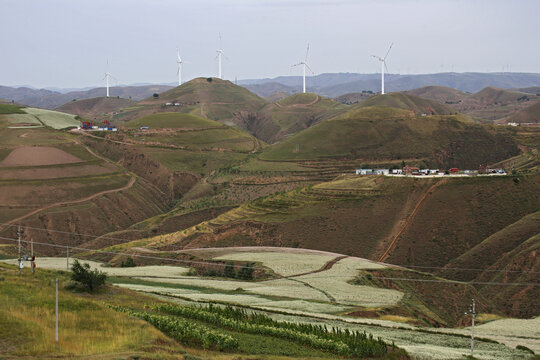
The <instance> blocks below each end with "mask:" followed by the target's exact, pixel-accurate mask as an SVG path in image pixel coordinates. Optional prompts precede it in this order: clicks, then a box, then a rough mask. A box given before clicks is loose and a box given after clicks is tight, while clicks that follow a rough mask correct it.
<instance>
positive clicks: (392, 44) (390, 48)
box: [383, 43, 394, 60]
mask: <svg viewBox="0 0 540 360" xmlns="http://www.w3.org/2000/svg"><path fill="white" fill-rule="evenodd" d="M392 46H394V43H391V44H390V47H389V48H388V51H387V52H386V55H384V57H383V59H384V60H386V57H387V56H388V54H389V53H390V50H392Z"/></svg>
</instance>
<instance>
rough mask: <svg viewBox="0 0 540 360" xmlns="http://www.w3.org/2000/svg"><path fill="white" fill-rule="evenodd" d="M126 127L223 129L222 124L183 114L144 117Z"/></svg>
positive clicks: (130, 122) (126, 124) (128, 123)
mask: <svg viewBox="0 0 540 360" xmlns="http://www.w3.org/2000/svg"><path fill="white" fill-rule="evenodd" d="M125 126H126V127H128V128H131V129H136V128H139V127H141V126H148V127H150V128H152V129H161V128H181V129H202V128H209V127H223V125H222V124H220V123H218V122H216V121H212V120H209V119H205V118H202V117H199V116H194V115H189V114H181V113H158V114H153V115H148V116H144V117H142V118H140V119H136V120H132V121H129V122H127V123H125Z"/></svg>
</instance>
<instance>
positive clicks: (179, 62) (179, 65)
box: [176, 48, 182, 86]
mask: <svg viewBox="0 0 540 360" xmlns="http://www.w3.org/2000/svg"><path fill="white" fill-rule="evenodd" d="M176 57H177V58H178V60H177V61H176V63H177V64H178V71H177V72H176V73H177V75H178V86H180V85H182V58H181V57H180V50H178V48H177V49H176Z"/></svg>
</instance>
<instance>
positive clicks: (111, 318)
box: [0, 265, 391, 360]
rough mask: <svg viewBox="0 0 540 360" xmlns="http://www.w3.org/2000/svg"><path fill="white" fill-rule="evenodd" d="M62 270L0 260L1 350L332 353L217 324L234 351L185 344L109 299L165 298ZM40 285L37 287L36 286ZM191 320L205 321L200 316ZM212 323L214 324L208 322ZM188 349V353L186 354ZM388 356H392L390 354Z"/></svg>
mask: <svg viewBox="0 0 540 360" xmlns="http://www.w3.org/2000/svg"><path fill="white" fill-rule="evenodd" d="M55 277H58V278H59V279H60V287H59V313H60V317H59V343H58V344H55V343H54V324H55V322H54V301H55V298H54V286H55V285H54V278H55ZM67 281H68V278H67V276H66V275H65V273H61V272H52V271H45V270H42V269H39V268H38V269H37V272H36V275H34V276H32V275H31V274H30V273H29V269H24V271H23V277H19V276H17V271H16V270H15V267H13V266H7V265H0V289H1V290H2V291H0V299H1V301H2V304H3V305H4V306H2V308H0V314H1V316H0V334H1V335H2V336H1V341H0V350H1V351H2V354H3V355H7V356H14V357H32V358H35V357H69V358H88V357H91V358H100V359H118V358H119V357H120V358H122V359H124V358H125V359H129V358H135V357H137V358H152V359H177V358H178V356H179V355H180V354H182V355H184V356H186V357H185V358H188V357H187V356H191V358H192V359H199V357H197V356H202V357H203V358H204V359H221V360H226V359H238V358H239V356H241V355H244V356H245V355H248V356H249V355H251V356H253V355H256V356H264V358H265V359H288V358H295V359H296V358H314V359H331V358H334V357H333V356H332V355H329V354H327V353H324V352H322V351H318V350H314V349H311V348H308V347H305V346H301V345H299V344H297V343H294V342H291V341H288V340H283V339H279V338H274V337H269V336H261V335H255V334H245V333H240V332H237V331H230V330H225V329H221V328H220V329H219V331H220V332H222V333H226V334H229V335H231V336H233V337H235V338H237V339H238V340H239V342H240V347H239V351H238V353H236V354H235V353H218V352H212V351H205V350H202V349H194V348H187V349H186V348H185V347H184V346H181V345H179V344H177V343H176V342H175V341H173V340H171V339H170V338H168V337H166V336H165V335H163V334H162V333H161V332H159V331H158V330H156V329H155V328H154V327H153V326H151V325H149V324H148V323H146V322H144V321H142V320H138V319H136V318H134V317H130V316H128V315H126V314H123V313H119V312H116V311H114V310H112V309H110V308H108V306H107V305H117V306H127V307H130V308H132V309H138V310H144V308H145V305H146V304H156V303H161V302H163V301H160V300H157V299H156V298H155V297H149V296H146V295H142V294H140V293H138V292H133V291H129V290H126V289H120V288H116V287H110V286H107V287H105V288H103V289H101V290H100V291H98V292H97V293H96V294H92V295H90V294H86V293H73V292H71V291H67V290H65V289H64V286H65V284H66V283H67ZM38 289H39V291H38ZM192 321H193V322H195V323H199V324H202V325H206V326H209V325H208V324H204V323H202V322H200V321H198V320H192ZM210 327H212V328H216V327H215V326H213V325H210ZM188 354H189V355H188ZM388 358H391V357H388Z"/></svg>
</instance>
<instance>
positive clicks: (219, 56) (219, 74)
mask: <svg viewBox="0 0 540 360" xmlns="http://www.w3.org/2000/svg"><path fill="white" fill-rule="evenodd" d="M216 52H217V56H216V58H217V59H218V78H220V79H221V55H223V50H221V49H219V50H216Z"/></svg>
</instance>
